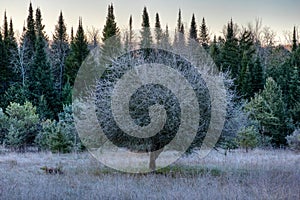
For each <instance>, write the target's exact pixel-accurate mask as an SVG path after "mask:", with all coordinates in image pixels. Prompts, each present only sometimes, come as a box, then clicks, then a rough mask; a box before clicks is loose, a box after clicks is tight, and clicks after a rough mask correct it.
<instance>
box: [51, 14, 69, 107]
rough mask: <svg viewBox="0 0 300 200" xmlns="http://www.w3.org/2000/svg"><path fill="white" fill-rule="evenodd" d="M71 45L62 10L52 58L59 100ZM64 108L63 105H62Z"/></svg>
mask: <svg viewBox="0 0 300 200" xmlns="http://www.w3.org/2000/svg"><path fill="white" fill-rule="evenodd" d="M69 51H70V47H69V43H68V35H67V27H66V24H65V22H64V17H63V14H62V11H61V12H60V15H59V18H58V22H57V25H55V31H54V34H53V42H52V44H51V58H52V59H51V60H52V72H53V79H54V87H55V90H56V93H57V95H58V98H59V101H63V99H62V91H63V87H64V80H63V77H64V73H65V61H66V58H67V56H68V54H69ZM61 109H62V105H61Z"/></svg>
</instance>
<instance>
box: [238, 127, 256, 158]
mask: <svg viewBox="0 0 300 200" xmlns="http://www.w3.org/2000/svg"><path fill="white" fill-rule="evenodd" d="M237 142H238V144H239V146H240V147H242V148H245V149H246V152H247V153H248V149H249V148H251V149H253V148H254V147H256V146H257V145H258V143H259V133H258V132H257V131H256V130H255V128H254V126H250V127H245V128H243V129H242V130H240V131H239V132H238V135H237Z"/></svg>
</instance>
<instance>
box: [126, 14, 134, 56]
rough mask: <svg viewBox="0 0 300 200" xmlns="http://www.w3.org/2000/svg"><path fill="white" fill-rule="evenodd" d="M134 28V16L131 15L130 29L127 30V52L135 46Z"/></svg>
mask: <svg viewBox="0 0 300 200" xmlns="http://www.w3.org/2000/svg"><path fill="white" fill-rule="evenodd" d="M132 42H133V30H132V16H131V15H130V17H129V23H128V31H126V32H125V42H124V49H125V52H127V51H129V50H131V49H132V47H133V43H132Z"/></svg>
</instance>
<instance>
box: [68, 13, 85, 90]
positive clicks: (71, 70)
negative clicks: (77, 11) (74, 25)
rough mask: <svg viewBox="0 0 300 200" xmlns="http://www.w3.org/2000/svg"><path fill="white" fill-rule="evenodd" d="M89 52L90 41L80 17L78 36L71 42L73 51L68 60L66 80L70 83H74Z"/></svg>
mask: <svg viewBox="0 0 300 200" xmlns="http://www.w3.org/2000/svg"><path fill="white" fill-rule="evenodd" d="M88 53H89V49H88V42H87V39H86V36H85V34H84V29H83V26H82V19H81V18H80V19H79V25H78V29H77V32H76V36H75V38H74V39H73V42H71V52H70V54H69V56H68V57H67V60H66V66H65V73H64V76H65V78H64V80H65V81H66V82H67V81H69V83H70V85H71V86H73V85H74V81H75V78H76V75H77V72H78V70H79V68H80V66H81V64H82V62H83V61H84V59H85V58H86V57H87V55H88Z"/></svg>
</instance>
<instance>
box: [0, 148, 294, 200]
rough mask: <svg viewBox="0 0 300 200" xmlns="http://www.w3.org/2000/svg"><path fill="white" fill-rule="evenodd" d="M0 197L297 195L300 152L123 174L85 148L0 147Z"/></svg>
mask: <svg viewBox="0 0 300 200" xmlns="http://www.w3.org/2000/svg"><path fill="white" fill-rule="evenodd" d="M120 159H121V158H120ZM120 162H121V160H120ZM44 166H47V167H62V171H63V174H56V175H52V174H46V173H45V172H44V171H43V170H41V169H40V168H42V167H44ZM0 199H26V200H27V199H251V200H252V199H300V154H297V153H294V152H291V151H288V150H253V151H250V152H249V153H245V152H244V151H243V150H235V151H233V152H229V153H227V155H226V156H225V155H224V154H221V153H219V152H216V151H213V152H211V153H210V154H209V155H208V156H207V157H206V158H204V159H199V158H198V156H197V153H194V154H192V155H190V156H186V157H183V158H181V159H180V160H178V161H177V162H176V163H174V164H173V165H171V166H170V167H167V168H164V169H161V170H159V171H158V172H156V173H151V174H127V173H122V172H118V171H115V170H113V169H109V168H107V167H105V166H103V165H102V164H101V163H99V162H98V161H97V160H95V159H94V158H93V157H92V156H91V155H90V154H89V153H87V152H85V153H80V154H52V153H49V152H43V153H14V152H3V151H2V152H1V151H0Z"/></svg>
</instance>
